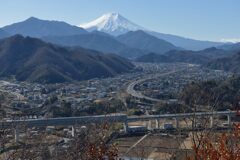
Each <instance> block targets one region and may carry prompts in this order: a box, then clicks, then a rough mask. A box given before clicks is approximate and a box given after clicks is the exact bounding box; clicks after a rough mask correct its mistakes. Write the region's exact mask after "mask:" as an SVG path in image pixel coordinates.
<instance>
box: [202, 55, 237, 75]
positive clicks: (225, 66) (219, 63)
mask: <svg viewBox="0 0 240 160" xmlns="http://www.w3.org/2000/svg"><path fill="white" fill-rule="evenodd" d="M239 64H240V52H238V53H237V54H234V55H233V56H230V57H225V58H219V59H216V60H213V61H211V62H209V63H208V64H206V65H205V67H209V68H211V69H219V70H226V71H231V72H235V73H240V65H239Z"/></svg>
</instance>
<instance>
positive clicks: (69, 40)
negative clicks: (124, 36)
mask: <svg viewBox="0 0 240 160" xmlns="http://www.w3.org/2000/svg"><path fill="white" fill-rule="evenodd" d="M42 39H43V40H45V41H48V42H51V43H55V44H60V45H65V46H81V47H84V48H89V49H93V50H97V51H101V52H104V53H115V54H118V55H120V56H123V57H127V58H134V57H138V56H141V55H143V54H145V52H143V51H141V50H140V49H135V48H132V47H129V46H127V45H125V44H123V43H121V42H119V41H117V40H116V39H115V38H114V37H112V36H110V35H107V34H106V33H102V32H95V33H89V34H82V35H75V36H48V37H43V38H42Z"/></svg>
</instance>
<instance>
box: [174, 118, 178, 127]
mask: <svg viewBox="0 0 240 160" xmlns="http://www.w3.org/2000/svg"><path fill="white" fill-rule="evenodd" d="M175 124H176V129H178V128H179V118H175Z"/></svg>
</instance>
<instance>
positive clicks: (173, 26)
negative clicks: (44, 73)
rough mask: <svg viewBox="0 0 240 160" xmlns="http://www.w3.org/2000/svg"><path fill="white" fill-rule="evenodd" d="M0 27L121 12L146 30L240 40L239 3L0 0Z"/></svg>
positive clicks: (201, 0)
mask: <svg viewBox="0 0 240 160" xmlns="http://www.w3.org/2000/svg"><path fill="white" fill-rule="evenodd" d="M0 2H1V3H0V4H1V5H0V12H1V14H0V26H5V25H7V24H11V23H13V22H18V21H22V20H24V19H26V18H28V17H31V16H34V17H38V18H41V19H49V20H62V21H66V22H68V23H71V24H74V25H79V24H81V23H84V22H88V21H90V20H93V19H95V18H97V17H99V16H101V15H102V14H104V13H108V12H118V13H120V14H122V15H123V16H124V17H126V18H128V19H129V20H131V21H133V22H135V23H136V24H139V25H141V26H143V27H145V28H148V29H151V30H155V31H159V32H162V33H169V34H175V35H180V36H184V37H189V38H195V39H201V40H213V41H220V40H221V39H237V40H239V41H240V18H239V17H240V0H0Z"/></svg>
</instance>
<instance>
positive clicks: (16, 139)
mask: <svg viewBox="0 0 240 160" xmlns="http://www.w3.org/2000/svg"><path fill="white" fill-rule="evenodd" d="M14 140H15V142H16V143H18V142H19V128H18V126H16V128H14Z"/></svg>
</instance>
